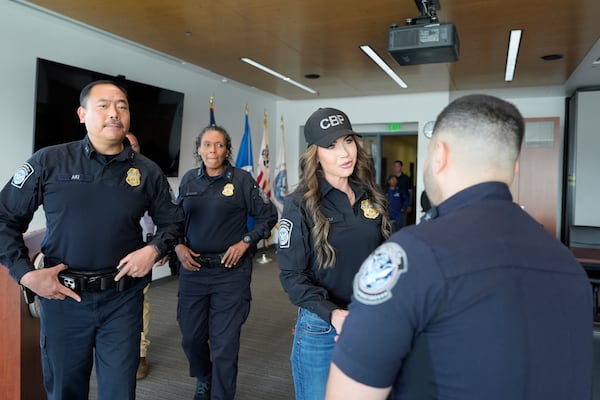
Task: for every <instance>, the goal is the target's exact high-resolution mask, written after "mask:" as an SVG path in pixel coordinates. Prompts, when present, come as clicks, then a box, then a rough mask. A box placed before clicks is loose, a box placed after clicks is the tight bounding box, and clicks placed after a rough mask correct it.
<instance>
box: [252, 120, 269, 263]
mask: <svg viewBox="0 0 600 400" xmlns="http://www.w3.org/2000/svg"><path fill="white" fill-rule="evenodd" d="M263 128H264V129H263V145H266V143H267V140H265V136H266V135H268V130H267V110H265V111H264V118H263ZM267 139H268V136H267ZM261 147H262V145H261ZM262 151H263V149H262V148H261V156H262V157H264V155H263V154H262ZM259 168H262V166H259ZM262 172H263V173H265V171H264V170H263V171H262ZM268 179H269V170H268V169H267V171H266V176H264V177H263V180H266V182H267V185H266V190H267V191H268V190H269V187H268V186H269V182H268ZM260 184H261V186H262V182H261V183H260ZM261 190H262V189H261ZM266 248H267V239H263V252H262V254H261V256H260V257H258V258H257V259H256V262H257V263H259V264H267V263H270V262H271V261H273V259H272V258H270V257H267V253H266V252H265V250H266Z"/></svg>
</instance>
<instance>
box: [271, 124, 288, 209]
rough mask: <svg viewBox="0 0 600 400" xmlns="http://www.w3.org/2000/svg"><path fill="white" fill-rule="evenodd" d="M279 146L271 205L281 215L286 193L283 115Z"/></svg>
mask: <svg viewBox="0 0 600 400" xmlns="http://www.w3.org/2000/svg"><path fill="white" fill-rule="evenodd" d="M280 126H281V144H280V145H279V151H278V152H277V161H276V164H275V176H274V178H273V198H272V200H273V204H275V206H276V207H277V210H278V211H279V213H280V214H281V211H283V199H284V198H285V196H287V193H288V183H287V165H286V163H285V130H284V126H283V115H282V116H281V124H280Z"/></svg>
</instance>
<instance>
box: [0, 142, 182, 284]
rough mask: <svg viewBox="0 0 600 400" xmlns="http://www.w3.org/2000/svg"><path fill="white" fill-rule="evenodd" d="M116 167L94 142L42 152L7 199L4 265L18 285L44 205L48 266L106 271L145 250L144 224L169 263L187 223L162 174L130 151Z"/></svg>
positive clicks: (0, 254) (0, 226)
mask: <svg viewBox="0 0 600 400" xmlns="http://www.w3.org/2000/svg"><path fill="white" fill-rule="evenodd" d="M109 158H112V159H110V160H108V159H107V157H106V156H104V155H101V154H98V153H97V152H96V151H95V150H94V148H93V147H92V145H91V143H90V141H89V139H88V137H87V136H86V137H85V138H84V139H83V140H80V141H76V142H71V143H66V144H61V145H56V146H51V147H46V148H44V149H41V150H39V151H38V152H36V153H35V154H33V155H32V156H31V158H30V159H29V160H28V161H27V162H26V163H25V164H24V165H23V166H22V167H21V168H20V169H19V170H18V171H17V172H16V173H15V175H14V176H13V178H12V180H11V181H10V182H9V183H8V184H7V185H6V186H5V187H4V189H3V190H2V192H1V193H0V262H1V263H2V264H4V265H5V266H7V267H8V268H9V270H10V274H11V276H12V277H13V278H14V279H15V280H16V281H17V282H19V281H20V280H21V278H22V277H23V275H24V274H25V273H27V272H28V271H30V270H31V269H32V266H31V262H30V261H29V257H28V250H27V248H26V247H25V244H24V242H23V238H22V234H23V232H25V231H26V230H27V228H28V225H29V222H30V221H31V219H32V218H33V215H34V212H35V211H36V210H37V208H38V207H39V206H40V205H42V206H43V208H44V212H45V214H46V235H45V238H44V240H43V242H42V252H43V253H44V254H45V255H46V258H47V260H48V262H47V264H48V265H56V264H59V263H64V264H66V265H68V266H69V268H71V269H73V270H84V271H94V270H107V269H111V268H115V267H116V266H117V264H118V262H119V260H120V259H121V258H123V257H125V256H126V255H127V254H129V253H130V252H132V251H134V250H137V249H139V248H141V247H143V246H144V243H143V241H142V234H141V227H140V223H139V221H140V218H141V217H142V216H143V215H144V212H145V211H146V210H148V213H149V215H150V216H151V217H152V219H153V220H154V223H155V224H156V225H157V227H158V230H157V232H156V235H155V237H154V239H153V240H152V242H151V243H152V244H153V245H155V246H156V248H157V249H158V250H159V253H160V257H162V256H164V255H166V253H167V250H168V247H169V246H172V245H173V244H174V243H175V242H176V241H177V240H178V238H179V236H180V235H181V234H182V223H183V215H182V213H181V210H179V209H178V207H177V206H176V205H175V203H174V202H173V196H172V192H171V189H170V186H169V183H168V182H167V179H166V177H165V176H164V174H163V173H162V171H161V170H160V168H159V167H158V166H157V165H156V164H155V163H154V162H152V161H150V160H149V159H148V158H146V157H144V156H143V155H140V154H137V153H135V152H134V151H133V150H131V147H125V149H124V150H123V151H122V152H121V153H120V154H118V155H116V156H114V157H109Z"/></svg>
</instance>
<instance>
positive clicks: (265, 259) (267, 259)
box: [256, 239, 273, 264]
mask: <svg viewBox="0 0 600 400" xmlns="http://www.w3.org/2000/svg"><path fill="white" fill-rule="evenodd" d="M266 242H267V241H266V239H263V249H265V248H266V247H267V243H266ZM271 261H273V259H272V258H271V257H267V253H265V252H264V251H263V253H262V255H261V256H260V257H258V258H257V259H256V262H257V263H259V264H267V263H270V262H271Z"/></svg>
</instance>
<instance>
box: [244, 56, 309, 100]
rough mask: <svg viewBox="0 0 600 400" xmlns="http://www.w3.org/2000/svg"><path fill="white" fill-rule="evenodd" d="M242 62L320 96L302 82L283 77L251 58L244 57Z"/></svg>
mask: <svg viewBox="0 0 600 400" xmlns="http://www.w3.org/2000/svg"><path fill="white" fill-rule="evenodd" d="M241 60H242V61H243V62H245V63H247V64H250V65H252V66H253V67H255V68H258V69H260V70H261V71H264V72H266V73H267V74H270V75H273V76H274V77H276V78H279V79H281V80H283V81H285V82H287V83H289V84H290V85H294V86H296V87H299V88H300V89H302V90H305V91H307V92H309V93H312V94H318V93H319V92H317V91H316V90H315V89H313V88H309V87H308V86H305V85H303V84H301V83H300V82H296V81H295V80H293V79H292V78H290V77H287V76H285V75H283V74H281V73H279V72H277V71H275V70H272V69H271V68H269V67H266V66H264V65H262V64H261V63H258V62H256V61H254V60H253V59H251V58H247V57H242V59H241Z"/></svg>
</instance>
